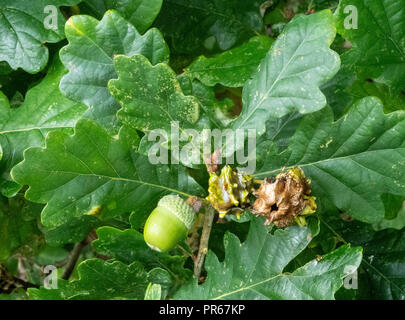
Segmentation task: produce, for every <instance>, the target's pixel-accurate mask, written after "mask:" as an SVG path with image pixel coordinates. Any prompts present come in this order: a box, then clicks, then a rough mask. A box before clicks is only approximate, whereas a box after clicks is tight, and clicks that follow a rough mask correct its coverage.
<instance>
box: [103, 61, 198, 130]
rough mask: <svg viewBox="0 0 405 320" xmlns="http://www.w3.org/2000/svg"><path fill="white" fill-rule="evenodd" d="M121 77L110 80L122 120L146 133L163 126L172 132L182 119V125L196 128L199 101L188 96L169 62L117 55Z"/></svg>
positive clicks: (115, 64) (116, 62) (117, 65)
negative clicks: (152, 62) (154, 61)
mask: <svg viewBox="0 0 405 320" xmlns="http://www.w3.org/2000/svg"><path fill="white" fill-rule="evenodd" d="M114 66H115V71H116V72H117V74H118V79H116V80H110V82H109V84H108V88H109V90H110V93H111V95H112V96H113V97H114V98H115V99H116V100H117V101H119V102H120V104H121V106H122V109H121V110H119V111H118V114H117V116H118V119H119V120H120V121H121V122H122V123H124V124H126V125H128V126H130V127H132V128H134V129H138V130H141V131H143V132H148V131H151V130H153V129H163V130H166V132H170V128H171V125H172V123H173V122H174V121H178V126H179V128H193V127H194V124H195V123H196V122H197V120H198V119H199V107H200V106H199V102H198V100H197V99H196V98H195V97H192V96H185V95H184V94H183V92H182V90H181V88H180V85H179V83H178V81H177V79H176V74H175V73H174V72H173V70H172V69H170V67H169V66H168V65H166V64H163V63H160V64H157V65H156V66H152V64H151V63H150V62H149V61H148V60H147V59H146V58H145V57H144V56H142V55H134V56H132V57H126V56H116V57H115V58H114Z"/></svg>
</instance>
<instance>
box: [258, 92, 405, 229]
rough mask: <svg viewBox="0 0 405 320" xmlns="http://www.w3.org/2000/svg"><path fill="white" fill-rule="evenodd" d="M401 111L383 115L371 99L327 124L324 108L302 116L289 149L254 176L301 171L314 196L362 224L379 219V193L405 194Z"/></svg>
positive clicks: (403, 114) (404, 130) (404, 121)
mask: <svg viewBox="0 0 405 320" xmlns="http://www.w3.org/2000/svg"><path fill="white" fill-rule="evenodd" d="M404 141H405V112H403V111H397V112H393V113H390V114H387V115H386V114H384V112H383V106H382V104H381V102H380V101H379V100H378V99H377V98H373V97H368V98H364V99H362V100H359V101H358V102H356V103H355V104H354V105H353V106H352V107H351V108H350V110H349V112H348V113H347V114H345V116H344V117H342V118H341V119H339V120H338V121H336V122H333V112H332V110H331V109H330V108H329V107H328V108H326V109H323V110H321V111H319V112H316V113H314V114H311V115H307V116H305V117H304V118H303V120H302V121H301V123H300V125H299V126H298V129H297V131H296V132H295V134H294V136H293V137H292V138H291V140H290V144H289V148H288V149H287V150H285V151H284V152H282V153H280V154H279V155H278V156H276V155H271V156H269V157H268V160H267V162H266V164H265V165H264V167H263V168H261V169H259V170H258V171H257V173H256V176H259V177H265V176H273V175H275V174H276V173H278V172H280V170H281V169H282V167H283V166H286V167H287V168H289V167H293V166H299V167H301V168H302V169H303V170H304V172H305V175H306V176H307V177H308V178H309V179H310V180H311V181H312V183H311V188H312V190H313V194H314V196H316V197H324V198H325V199H328V200H330V201H332V202H333V204H334V205H335V206H336V207H338V208H339V209H340V210H342V211H344V212H346V213H347V214H349V215H351V216H352V217H354V218H356V219H359V220H361V221H364V222H368V223H376V222H378V221H380V220H381V219H383V218H384V211H385V210H384V204H383V202H382V200H381V195H382V194H384V193H392V194H396V195H402V196H403V195H405V170H404V168H405V143H404Z"/></svg>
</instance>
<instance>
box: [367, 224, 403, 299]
mask: <svg viewBox="0 0 405 320" xmlns="http://www.w3.org/2000/svg"><path fill="white" fill-rule="evenodd" d="M364 255H365V256H364V259H365V260H366V261H367V262H368V263H367V264H363V267H364V269H365V270H366V272H367V273H368V276H369V281H370V282H369V283H370V286H371V290H370V291H371V292H372V293H373V298H375V299H388V300H405V229H402V230H392V229H387V230H383V231H380V232H377V233H376V234H375V235H374V237H373V239H372V240H371V241H370V242H368V243H366V244H365V245H364ZM376 270H377V272H376Z"/></svg>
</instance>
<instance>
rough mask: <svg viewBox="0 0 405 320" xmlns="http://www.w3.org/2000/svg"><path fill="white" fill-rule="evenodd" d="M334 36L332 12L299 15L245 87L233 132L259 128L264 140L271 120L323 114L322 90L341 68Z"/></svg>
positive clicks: (288, 26)
mask: <svg viewBox="0 0 405 320" xmlns="http://www.w3.org/2000/svg"><path fill="white" fill-rule="evenodd" d="M334 37H335V27H334V20H333V15H332V13H331V12H330V11H329V10H324V11H320V12H317V13H315V14H311V15H308V16H305V15H302V14H300V15H296V16H295V17H294V18H293V19H292V20H291V22H290V23H288V24H287V25H286V27H285V28H284V30H283V32H282V33H281V34H280V36H279V37H278V38H277V40H276V41H275V42H274V44H273V45H272V47H271V49H270V51H269V52H268V54H267V55H266V57H265V58H264V59H263V61H262V62H261V64H260V65H259V67H258V70H257V71H256V73H255V74H254V75H253V78H252V79H251V80H249V81H247V82H246V83H245V86H244V87H243V96H242V102H243V108H242V112H241V114H240V115H239V117H238V118H237V119H236V120H235V121H234V122H232V123H231V124H230V127H231V128H232V129H234V130H237V129H256V130H257V133H258V134H259V135H261V134H263V133H264V131H265V122H266V120H268V119H269V118H270V117H273V118H274V117H282V116H284V115H286V114H288V113H290V112H292V111H298V112H300V113H303V114H305V113H310V112H314V111H317V110H319V109H322V108H323V107H324V106H325V104H326V99H325V96H324V95H323V94H322V92H321V91H320V90H319V86H320V85H322V84H323V83H325V82H326V81H327V80H328V79H330V78H331V77H333V75H334V74H335V73H336V72H337V71H338V69H339V66H340V60H339V56H338V54H337V53H336V52H334V51H333V50H331V49H330V48H329V46H330V44H331V43H332V41H333V39H334Z"/></svg>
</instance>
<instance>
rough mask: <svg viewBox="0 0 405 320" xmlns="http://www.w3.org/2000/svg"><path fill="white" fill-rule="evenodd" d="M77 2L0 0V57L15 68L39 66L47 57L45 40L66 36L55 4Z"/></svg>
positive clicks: (36, 68) (32, 70)
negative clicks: (52, 26)
mask: <svg viewBox="0 0 405 320" xmlns="http://www.w3.org/2000/svg"><path fill="white" fill-rule="evenodd" d="M78 2H79V1H78V0H53V1H48V0H35V1H26V0H0V43H1V47H0V61H7V62H8V64H9V65H10V67H11V68H12V69H14V70H16V69H18V68H22V69H24V70H25V71H27V72H29V73H36V72H38V71H40V70H42V69H43V68H44V67H45V66H46V64H47V62H48V57H49V52H48V48H47V47H46V46H45V45H44V43H46V42H49V43H55V42H59V41H60V40H62V39H64V38H65V35H64V32H63V25H64V24H65V18H64V17H63V15H62V13H61V12H59V10H58V7H60V6H71V5H74V4H76V3H78ZM50 6H51V7H50ZM53 10H54V11H53ZM51 14H55V16H54V17H53V16H50V15H51ZM46 22H48V23H49V24H52V25H53V24H54V26H55V28H51V25H50V26H49V27H47V24H46Z"/></svg>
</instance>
